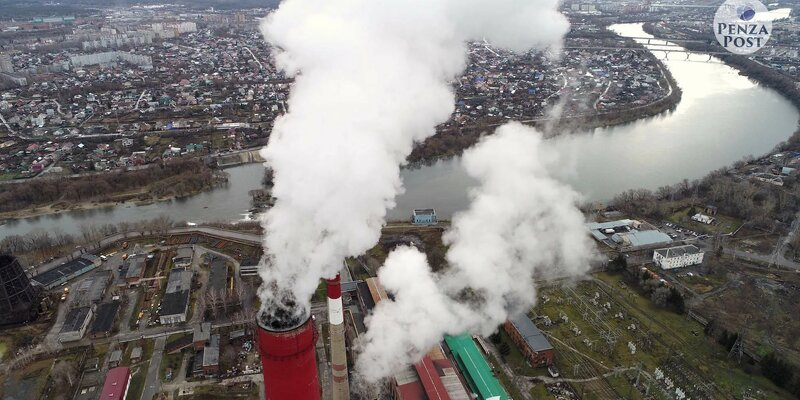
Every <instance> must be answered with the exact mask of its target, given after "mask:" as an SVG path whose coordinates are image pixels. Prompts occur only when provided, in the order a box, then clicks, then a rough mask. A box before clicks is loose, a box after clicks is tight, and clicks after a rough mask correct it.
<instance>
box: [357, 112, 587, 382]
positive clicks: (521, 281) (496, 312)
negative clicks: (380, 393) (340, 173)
mask: <svg viewBox="0 0 800 400" xmlns="http://www.w3.org/2000/svg"><path fill="white" fill-rule="evenodd" d="M463 164H464V167H465V169H466V170H467V173H469V175H471V176H472V177H474V178H475V179H476V180H477V181H478V182H479V185H478V187H476V188H475V189H474V190H473V191H472V193H470V196H471V200H472V202H471V205H470V207H469V209H468V210H466V211H464V212H462V213H459V214H456V215H455V217H454V218H453V221H452V226H451V229H450V230H449V231H447V232H446V233H445V236H444V241H445V243H446V244H448V245H449V246H450V248H449V250H448V253H447V261H448V264H449V268H448V269H447V270H445V271H444V272H443V273H441V274H433V273H431V271H430V268H429V266H428V263H427V260H426V258H425V256H424V255H423V254H422V253H420V252H419V251H418V250H416V249H415V248H410V247H403V248H398V249H396V250H395V251H393V252H392V253H390V254H389V257H388V258H387V260H386V263H385V265H384V267H383V268H382V269H381V270H380V271H379V272H378V277H379V278H380V280H381V283H382V284H383V285H384V287H385V288H386V289H387V291H389V292H391V293H393V294H394V296H395V298H394V300H393V301H391V300H387V301H382V302H381V303H380V304H379V305H378V306H377V307H376V308H375V310H374V312H373V314H372V316H371V317H369V319H368V320H367V325H368V328H369V329H368V330H367V333H366V336H365V337H364V340H363V342H362V343H361V345H362V346H363V352H362V353H361V355H360V358H359V360H358V364H357V369H358V371H359V373H360V374H362V375H363V376H364V377H365V379H366V380H368V381H374V380H377V379H380V378H383V377H386V376H390V375H391V374H393V373H396V372H398V371H399V370H401V369H402V368H404V367H406V366H407V365H408V364H410V363H413V362H416V361H418V360H419V359H420V358H422V356H423V355H424V354H425V353H426V352H428V351H430V349H431V348H432V347H433V346H434V345H435V344H436V343H437V342H439V341H440V340H441V339H442V337H443V335H445V334H451V335H455V334H461V333H464V332H469V333H475V334H482V335H488V334H491V333H492V332H494V331H495V330H496V329H497V327H498V325H500V324H502V323H503V322H504V321H505V320H506V319H508V318H509V317H510V316H514V315H518V314H520V313H524V312H526V311H527V310H528V309H530V308H531V307H532V306H533V304H534V303H535V301H536V286H535V283H534V280H535V279H540V278H552V277H564V276H578V275H581V274H583V273H585V272H586V271H587V269H588V267H589V263H590V261H591V259H592V257H593V253H592V250H591V249H592V246H591V243H590V241H589V238H588V235H587V234H586V230H585V228H584V218H583V215H582V214H581V212H580V210H579V209H578V208H577V203H578V201H579V195H578V194H577V193H576V192H575V191H574V190H573V189H572V188H570V187H568V186H566V185H565V184H563V183H560V182H559V181H557V180H555V179H553V178H552V177H551V174H550V172H549V171H552V170H554V169H557V168H559V164H560V163H559V159H558V156H557V153H556V152H555V151H554V150H553V149H552V147H551V146H550V145H548V144H547V143H545V142H543V140H542V137H541V135H540V134H539V133H538V132H536V131H534V130H533V129H531V128H527V127H524V126H522V125H521V124H518V123H512V124H507V125H504V126H503V127H501V128H499V129H498V130H497V132H496V133H495V134H494V135H492V136H489V137H486V138H484V139H483V140H482V141H481V142H480V143H479V144H478V145H477V146H476V147H474V148H472V149H470V150H468V151H467V152H466V153H465V154H464V157H463Z"/></svg>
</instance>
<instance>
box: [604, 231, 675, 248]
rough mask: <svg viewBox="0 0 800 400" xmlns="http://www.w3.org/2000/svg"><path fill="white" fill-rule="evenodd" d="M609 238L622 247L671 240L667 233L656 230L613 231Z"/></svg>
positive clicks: (643, 245)
mask: <svg viewBox="0 0 800 400" xmlns="http://www.w3.org/2000/svg"><path fill="white" fill-rule="evenodd" d="M611 240H613V241H614V243H616V244H618V245H619V246H620V247H623V248H640V247H648V246H654V245H658V244H665V243H671V242H672V238H671V237H669V235H667V234H666V233H664V232H660V231H656V230H650V231H631V232H623V233H615V234H614V235H612V236H611Z"/></svg>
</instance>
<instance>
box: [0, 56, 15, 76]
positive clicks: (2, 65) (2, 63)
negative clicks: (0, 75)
mask: <svg viewBox="0 0 800 400" xmlns="http://www.w3.org/2000/svg"><path fill="white" fill-rule="evenodd" d="M0 72H8V73H11V72H14V63H12V62H11V54H8V53H0Z"/></svg>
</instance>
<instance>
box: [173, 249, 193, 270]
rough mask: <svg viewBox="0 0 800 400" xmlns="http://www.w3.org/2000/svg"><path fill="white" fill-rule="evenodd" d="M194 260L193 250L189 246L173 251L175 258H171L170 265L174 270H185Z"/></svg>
mask: <svg viewBox="0 0 800 400" xmlns="http://www.w3.org/2000/svg"><path fill="white" fill-rule="evenodd" d="M192 260H194V249H192V247H191V246H181V247H178V248H177V249H176V250H175V257H172V263H173V264H174V265H175V267H176V268H186V267H189V266H191V265H192Z"/></svg>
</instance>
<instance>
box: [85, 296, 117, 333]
mask: <svg viewBox="0 0 800 400" xmlns="http://www.w3.org/2000/svg"><path fill="white" fill-rule="evenodd" d="M119 304H120V303H119V301H112V302H110V303H103V304H100V305H99V306H97V311H96V312H95V318H94V322H92V326H91V328H89V337H91V338H93V339H95V338H101V337H109V336H111V331H112V330H113V329H114V322H115V321H116V320H117V314H118V313H119Z"/></svg>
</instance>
